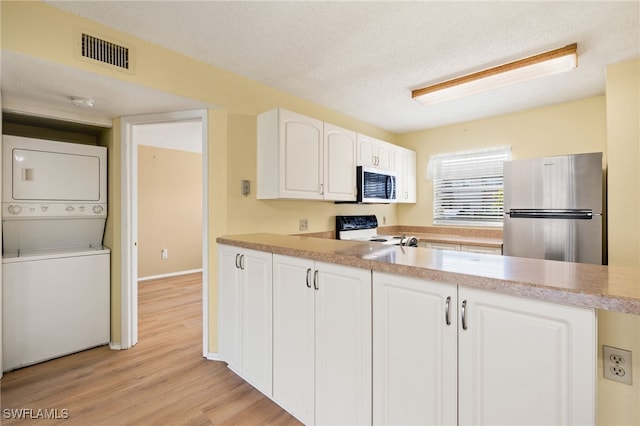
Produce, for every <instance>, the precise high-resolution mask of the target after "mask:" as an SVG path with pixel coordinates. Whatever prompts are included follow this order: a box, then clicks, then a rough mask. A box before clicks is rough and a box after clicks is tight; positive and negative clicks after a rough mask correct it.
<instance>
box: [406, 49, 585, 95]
mask: <svg viewBox="0 0 640 426" xmlns="http://www.w3.org/2000/svg"><path fill="white" fill-rule="evenodd" d="M577 50H578V44H577V43H573V44H570V45H568V46H565V47H561V48H560V49H555V50H551V51H549V52H545V53H540V54H538V55H534V56H530V57H528V58H524V59H520V60H518V61H515V62H509V63H508V64H504V65H499V66H497V67H493V68H488V69H486V70H483V71H478V72H475V73H473V74H468V75H465V76H462V77H458V78H454V79H453V80H448V81H444V82H442V83H438V84H434V85H432V86H427V87H423V88H421V89H415V90H412V91H411V97H412V98H413V99H415V100H417V101H418V102H421V103H423V104H425V105H430V104H435V103H438V102H443V101H448V100H451V99H456V98H461V97H463V96H469V95H475V94H476V93H481V92H486V91H488V90H493V89H497V88H500V87H505V86H510V85H512V84H516V83H522V82H525V81H529V80H533V79H535V78H539V77H544V76H547V75H552V74H557V73H560V72H564V71H569V70H572V69H574V68H576V67H577V66H578V53H577Z"/></svg>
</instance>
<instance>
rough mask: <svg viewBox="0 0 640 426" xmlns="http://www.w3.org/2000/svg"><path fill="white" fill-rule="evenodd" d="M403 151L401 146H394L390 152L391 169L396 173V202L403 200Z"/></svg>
mask: <svg viewBox="0 0 640 426" xmlns="http://www.w3.org/2000/svg"><path fill="white" fill-rule="evenodd" d="M403 151H404V150H403V149H402V148H400V147H399V146H396V147H394V148H393V150H392V152H391V170H392V171H393V172H394V173H395V174H396V203H403V202H404V201H405V200H404V192H405V191H404V185H405V184H404V171H403V170H404V167H403V160H404V155H403V153H404V152H403Z"/></svg>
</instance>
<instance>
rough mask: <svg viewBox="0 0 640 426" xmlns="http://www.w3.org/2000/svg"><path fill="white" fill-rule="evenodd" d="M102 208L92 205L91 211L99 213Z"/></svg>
mask: <svg viewBox="0 0 640 426" xmlns="http://www.w3.org/2000/svg"><path fill="white" fill-rule="evenodd" d="M103 210H104V209H103V208H102V206H93V212H94V213H95V214H100V213H102V211H103Z"/></svg>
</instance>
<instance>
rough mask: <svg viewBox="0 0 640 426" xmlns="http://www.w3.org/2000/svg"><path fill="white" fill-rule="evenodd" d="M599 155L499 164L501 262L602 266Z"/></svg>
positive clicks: (547, 158) (601, 176)
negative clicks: (530, 260) (509, 258)
mask: <svg viewBox="0 0 640 426" xmlns="http://www.w3.org/2000/svg"><path fill="white" fill-rule="evenodd" d="M603 205H604V199H603V172H602V153H601V152H597V153H588V154H575V155H566V156H558V157H544V158H536V159H531V160H514V161H507V162H505V163H504V211H505V216H504V232H503V238H504V248H503V251H504V254H505V255H506V256H519V257H531V258H538V259H551V260H563V261H568V262H579V263H595V264H602V263H604V260H605V259H604V254H603V253H604V251H603V244H602V241H603V228H602V226H603V217H602V212H603Z"/></svg>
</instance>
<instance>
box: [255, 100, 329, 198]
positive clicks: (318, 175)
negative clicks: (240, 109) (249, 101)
mask: <svg viewBox="0 0 640 426" xmlns="http://www.w3.org/2000/svg"><path fill="white" fill-rule="evenodd" d="M257 136H258V158H257V160H258V177H257V179H258V191H257V197H258V199H271V198H290V199H307V200H321V199H322V182H323V170H324V169H323V163H322V158H323V155H324V149H323V140H324V138H323V123H322V121H320V120H315V119H313V118H309V117H305V116H304V115H300V114H296V113H295V112H291V111H287V110H284V109H280V108H278V109H274V110H271V111H267V112H265V113H263V114H260V115H258V135H257Z"/></svg>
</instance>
